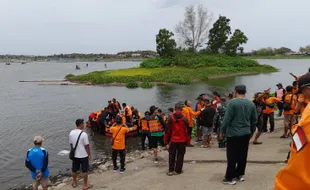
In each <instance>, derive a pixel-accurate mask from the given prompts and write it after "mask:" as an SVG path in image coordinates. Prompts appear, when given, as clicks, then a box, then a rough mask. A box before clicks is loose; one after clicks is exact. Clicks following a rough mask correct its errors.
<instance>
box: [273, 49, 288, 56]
mask: <svg viewBox="0 0 310 190" xmlns="http://www.w3.org/2000/svg"><path fill="white" fill-rule="evenodd" d="M291 51H292V50H291V49H290V48H287V47H280V48H278V49H275V50H274V53H275V54H280V55H284V54H286V53H289V52H291Z"/></svg>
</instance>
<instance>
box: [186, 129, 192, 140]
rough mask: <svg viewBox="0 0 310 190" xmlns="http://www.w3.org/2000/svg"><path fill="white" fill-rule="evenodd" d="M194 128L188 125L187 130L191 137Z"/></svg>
mask: <svg viewBox="0 0 310 190" xmlns="http://www.w3.org/2000/svg"><path fill="white" fill-rule="evenodd" d="M192 130H193V128H192V127H187V132H188V135H189V137H190V138H192Z"/></svg>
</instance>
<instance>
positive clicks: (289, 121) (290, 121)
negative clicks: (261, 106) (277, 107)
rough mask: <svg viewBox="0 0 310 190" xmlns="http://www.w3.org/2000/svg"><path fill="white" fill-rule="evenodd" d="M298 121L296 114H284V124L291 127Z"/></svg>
mask: <svg viewBox="0 0 310 190" xmlns="http://www.w3.org/2000/svg"><path fill="white" fill-rule="evenodd" d="M296 123H297V120H296V116H295V115H294V114H286V115H284V124H285V126H286V127H288V128H289V129H290V128H291V127H292V126H293V125H295V124H296Z"/></svg>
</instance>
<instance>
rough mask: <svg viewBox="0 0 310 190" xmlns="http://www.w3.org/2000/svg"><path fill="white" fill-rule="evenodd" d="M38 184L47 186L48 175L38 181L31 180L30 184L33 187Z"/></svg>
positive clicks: (36, 186)
mask: <svg viewBox="0 0 310 190" xmlns="http://www.w3.org/2000/svg"><path fill="white" fill-rule="evenodd" d="M40 184H41V186H42V187H47V186H48V177H46V178H42V179H40V180H39V181H37V180H35V179H33V180H32V186H33V187H35V188H38V187H39V186H40Z"/></svg>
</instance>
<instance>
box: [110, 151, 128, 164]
mask: <svg viewBox="0 0 310 190" xmlns="http://www.w3.org/2000/svg"><path fill="white" fill-rule="evenodd" d="M118 154H119V158H120V161H121V169H124V168H125V157H126V152H125V150H115V149H112V160H113V166H114V168H116V167H117V163H116V159H117V155H118Z"/></svg>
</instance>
